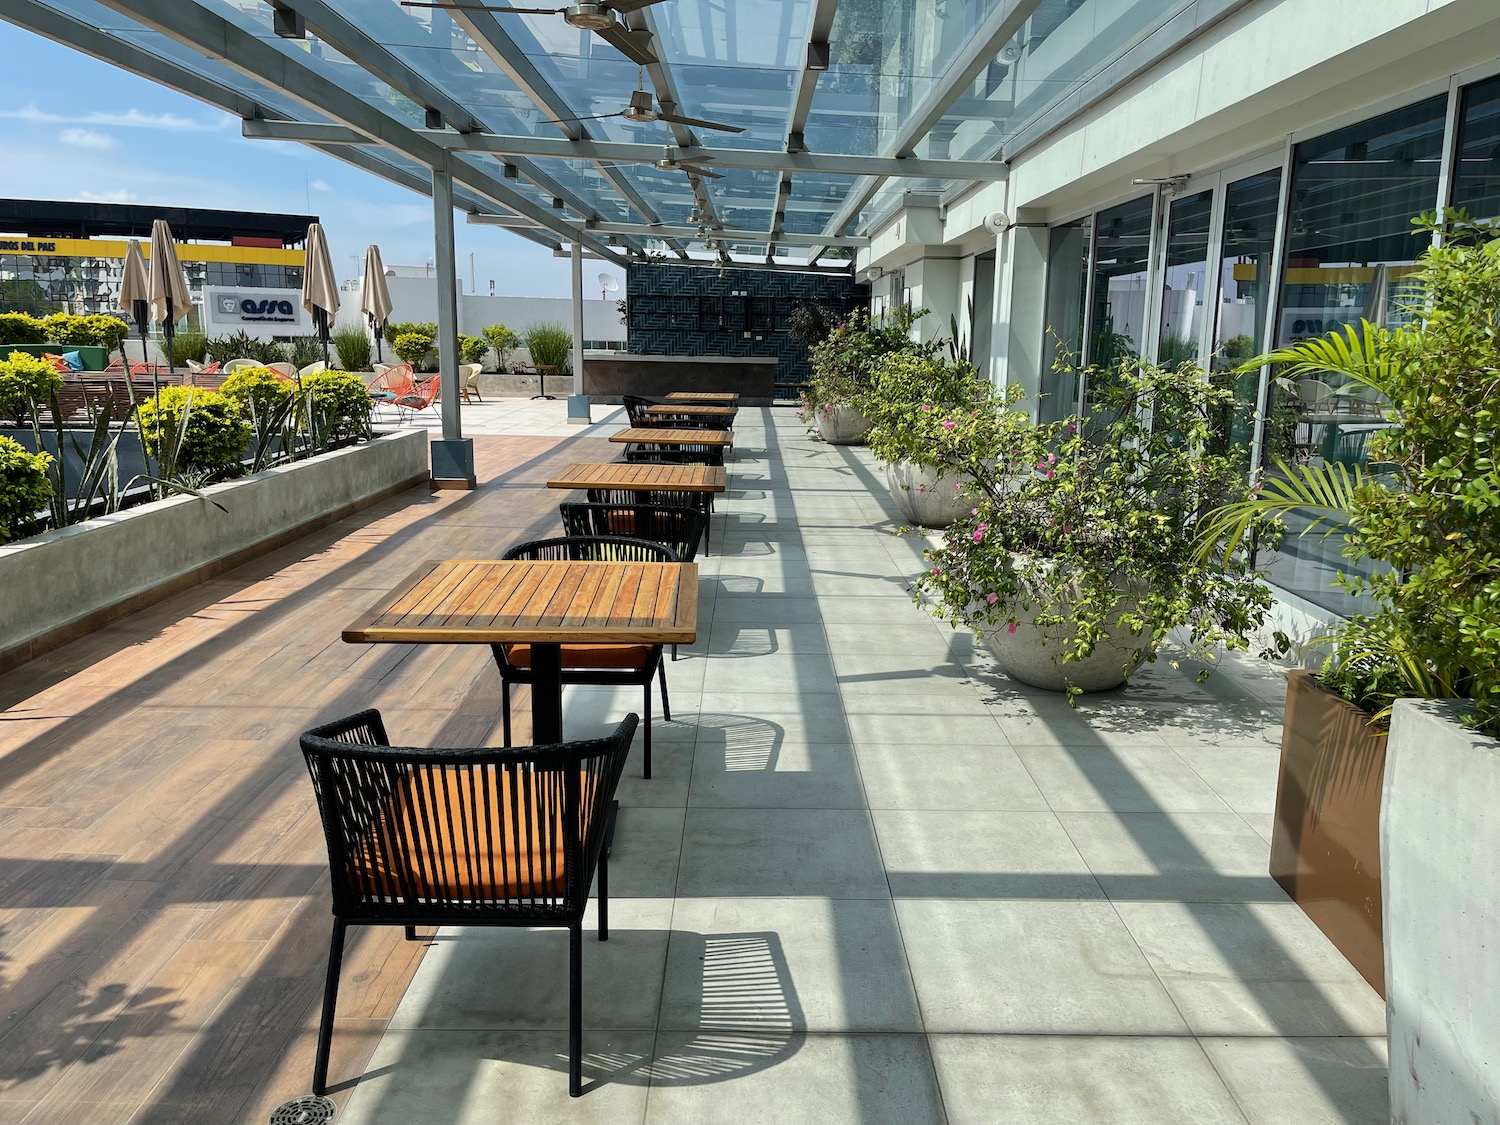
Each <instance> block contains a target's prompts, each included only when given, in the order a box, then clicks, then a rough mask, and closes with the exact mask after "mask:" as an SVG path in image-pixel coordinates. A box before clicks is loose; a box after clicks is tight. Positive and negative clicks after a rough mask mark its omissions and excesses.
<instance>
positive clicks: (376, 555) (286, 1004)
mask: <svg viewBox="0 0 1500 1125" xmlns="http://www.w3.org/2000/svg"><path fill="white" fill-rule="evenodd" d="M560 443H562V444H560ZM614 452H615V451H614V449H613V448H612V447H610V446H609V445H607V444H606V443H605V442H604V441H602V440H599V439H592V438H588V439H578V440H573V441H568V442H562V439H560V438H557V437H480V438H477V439H476V440H475V453H476V460H477V462H478V464H477V469H478V475H479V479H480V482H481V485H480V488H479V490H478V491H476V492H473V493H459V492H439V493H429V492H428V491H426V490H425V489H413V490H409V491H407V492H405V493H402V494H400V495H397V496H395V497H392V498H390V499H388V500H385V501H383V502H381V503H380V504H378V505H376V506H375V507H372V508H370V509H368V510H366V511H364V512H361V513H359V514H357V515H355V516H351V517H350V518H348V519H345V520H343V521H341V522H340V523H337V524H335V525H333V526H331V527H329V528H327V529H325V530H322V531H319V532H316V533H314V534H312V535H309V536H306V537H304V538H302V539H299V540H297V541H296V542H294V543H292V544H289V545H288V546H286V547H284V548H282V549H280V550H277V551H275V552H273V553H271V554H268V555H265V556H262V557H261V558H259V559H257V560H255V561H254V562H251V563H249V564H247V565H245V566H242V567H240V568H238V569H236V570H234V571H231V572H229V573H227V574H225V575H223V576H222V577H220V578H218V579H217V580H215V581H213V582H211V583H208V584H205V585H202V586H199V587H196V588H194V589H191V590H188V591H185V592H183V593H181V594H179V595H177V596H175V597H173V598H171V599H170V600H168V601H165V602H162V603H160V604H158V605H156V606H154V607H152V608H150V609H147V610H144V611H142V612H140V613H137V614H135V615H133V616H131V617H128V618H126V619H124V620H121V621H119V622H117V623H115V624H113V625H111V626H109V627H107V628H105V629H102V630H100V631H99V632H97V633H94V634H92V635H90V636H88V637H86V638H84V639H82V640H79V641H77V642H75V643H73V644H71V645H68V646H66V647H64V648H61V649H58V650H56V651H55V652H53V653H51V654H49V655H48V656H46V657H44V658H41V659H38V660H35V661H32V662H31V663H29V664H27V665H24V666H22V667H21V668H18V669H16V670H14V671H12V672H10V673H7V674H6V675H4V676H3V677H0V708H3V711H0V997H3V998H0V1121H3V1122H7V1123H11V1125H21V1123H25V1125H42V1123H48V1122H58V1123H67V1125H117V1123H118V1125H124V1123H126V1122H141V1123H145V1122H150V1123H152V1125H167V1123H169V1122H182V1123H187V1122H193V1123H199V1125H201V1123H205V1122H212V1123H213V1125H230V1123H233V1122H257V1123H263V1122H265V1121H266V1120H267V1119H268V1117H269V1115H270V1112H271V1110H272V1109H273V1108H274V1107H275V1106H276V1105H277V1104H279V1103H280V1102H281V1101H283V1100H285V1099H286V1098H289V1097H293V1096H296V1095H298V1094H302V1093H306V1092H307V1090H308V1088H309V1083H310V1076H311V1073H312V1052H313V1040H314V1038H315V1034H316V1028H317V1015H318V1005H319V1001H320V999H321V995H322V985H323V973H324V967H325V964H326V955H327V941H328V930H329V913H328V901H327V895H328V882H327V874H326V861H327V857H326V852H325V850H324V843H323V836H322V829H321V826H320V824H319V821H318V815H317V811H316V809H315V807H314V805H313V800H312V793H311V790H310V787H309V785H308V782H307V776H306V771H305V769H304V766H303V764H302V758H301V754H300V753H299V751H298V750H297V746H296V736H297V734H298V733H299V732H300V731H302V730H303V729H305V728H307V727H308V726H311V725H313V724H314V723H316V722H318V721H321V720H325V719H329V718H334V717H337V716H338V715H341V714H346V713H349V712H352V711H356V710H359V709H361V708H364V707H369V706H376V707H379V708H380V709H381V710H382V711H383V712H385V713H386V715H387V721H388V722H389V723H390V724H391V726H392V727H393V729H396V730H399V731H400V732H401V736H402V737H403V739H410V740H412V741H416V742H426V743H428V744H431V745H449V746H456V745H480V744H484V743H486V742H490V741H495V740H498V737H499V736H498V728H499V718H498V716H499V711H498V706H499V685H498V677H497V676H496V675H495V674H494V670H493V667H491V666H490V665H489V663H488V662H489V654H488V651H487V650H485V649H484V648H482V647H468V648H458V647H452V648H412V647H409V646H401V645H349V644H344V643H343V642H342V641H341V640H340V639H339V631H340V629H341V628H342V627H343V626H344V625H346V624H347V623H349V622H350V621H352V620H354V618H356V617H357V616H359V615H360V613H362V612H363V611H365V610H367V609H368V608H370V606H371V605H373V604H374V603H375V602H376V601H377V600H378V599H379V598H380V596H381V595H382V594H385V593H387V592H388V591H389V590H390V589H391V588H392V587H393V586H395V585H396V584H397V583H398V582H399V581H400V580H401V579H402V578H403V577H405V576H406V575H407V574H409V573H411V571H412V570H413V569H414V568H415V567H416V566H417V565H418V564H420V563H421V562H422V561H423V560H425V559H431V558H452V557H468V558H486V557H490V558H493V557H498V555H499V554H500V552H501V551H503V550H504V549H505V548H506V547H507V546H509V545H510V544H512V543H514V542H520V541H522V540H525V539H529V538H536V537H540V536H544V535H553V534H559V533H560V528H559V525H558V520H557V503H558V501H559V500H560V499H565V498H566V495H565V494H559V493H558V492H556V491H549V490H548V489H546V488H545V487H544V484H545V482H546V480H547V478H548V476H549V475H550V474H552V473H555V472H556V470H557V469H558V468H559V467H561V466H563V465H566V464H568V463H569V462H571V461H578V460H599V461H604V460H610V459H611V455H612V454H613V453H614ZM207 518H211V517H207ZM98 580H99V581H101V582H108V581H109V576H108V575H103V574H101V575H99V576H98ZM523 691H524V689H522V691H518V692H516V694H515V703H516V719H517V722H518V723H519V724H520V726H519V727H518V730H517V738H518V740H524V739H525V737H526V726H525V724H526V722H527V712H528V703H527V699H526V698H525V696H524V694H523ZM351 940H352V943H353V944H352V948H351V949H350V951H349V953H348V954H347V955H346V959H345V963H344V973H343V982H344V983H343V987H342V990H341V992H340V995H339V1017H340V1018H339V1025H338V1028H337V1031H336V1033H335V1035H334V1039H333V1042H334V1058H333V1066H332V1073H333V1074H335V1075H347V1074H358V1073H360V1072H361V1071H362V1070H363V1069H364V1063H365V1061H366V1060H367V1058H368V1057H369V1053H370V1051H371V1050H372V1049H373V1047H374V1045H375V1044H376V1042H377V1041H378V1040H379V1038H380V1035H381V1033H382V1032H383V1031H384V1029H385V1026H386V1023H387V1021H388V1019H389V1016H390V1014H391V1012H392V1011H393V1010H394V1008H395V1005H396V1003H397V1002H398V1001H399V999H400V998H401V995H402V993H403V992H404V991H405V988H406V985H407V982H408V981H409V980H410V977H411V974H412V972H413V971H414V970H415V968H416V965H417V963H418V962H419V961H420V959H421V957H422V955H423V952H424V949H425V945H424V943H421V942H415V943H409V942H406V941H404V940H402V934H401V931H400V930H398V929H389V930H384V929H370V928H362V929H356V930H354V931H352V932H351ZM335 1099H336V1100H341V1098H340V1097H339V1096H338V1095H336V1096H335Z"/></svg>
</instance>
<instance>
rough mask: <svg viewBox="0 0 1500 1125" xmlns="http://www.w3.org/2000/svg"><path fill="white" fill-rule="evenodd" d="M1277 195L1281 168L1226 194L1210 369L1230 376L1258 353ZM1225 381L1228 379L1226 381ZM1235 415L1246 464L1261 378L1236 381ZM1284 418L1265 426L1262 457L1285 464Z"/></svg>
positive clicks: (1267, 305)
mask: <svg viewBox="0 0 1500 1125" xmlns="http://www.w3.org/2000/svg"><path fill="white" fill-rule="evenodd" d="M1280 193H1281V169H1280V168H1276V169H1273V170H1271V171H1269V172H1261V173H1258V174H1257V175H1254V176H1247V177H1245V178H1244V179H1243V180H1236V181H1235V182H1234V183H1232V184H1230V185H1229V186H1228V187H1227V188H1225V189H1224V241H1223V243H1222V246H1221V249H1220V253H1221V258H1220V267H1219V308H1218V317H1217V320H1216V322H1215V324H1214V343H1213V359H1212V368H1213V370H1214V371H1216V372H1228V371H1230V370H1232V369H1233V368H1235V367H1238V366H1239V365H1240V364H1242V363H1244V362H1245V360H1247V359H1249V358H1251V357H1252V356H1254V355H1255V354H1256V353H1258V352H1259V351H1260V348H1261V342H1262V341H1263V340H1264V339H1265V338H1266V317H1267V316H1268V315H1269V314H1270V310H1271V253H1272V249H1273V246H1274V243H1275V238H1276V207H1277V204H1278V196H1279V195H1280ZM1225 378H1226V379H1227V378H1229V376H1227V375H1226V376H1225ZM1233 389H1234V397H1235V406H1234V415H1233V417H1232V418H1231V420H1230V424H1229V427H1228V438H1229V444H1230V445H1231V446H1234V447H1236V448H1239V449H1243V450H1244V451H1245V458H1246V465H1247V467H1248V465H1249V455H1250V444H1251V441H1252V439H1253V438H1254V423H1255V406H1256V402H1257V401H1258V397H1259V393H1260V373H1259V372H1249V373H1247V374H1244V375H1239V376H1235V377H1234V382H1233ZM1286 422H1287V413H1286V411H1285V410H1284V409H1283V412H1282V414H1280V415H1276V416H1273V417H1272V418H1271V420H1270V421H1269V422H1268V423H1267V425H1266V430H1265V442H1266V448H1265V452H1266V454H1268V455H1269V456H1271V457H1280V458H1283V459H1286V458H1289V457H1290V456H1291V444H1290V442H1291V438H1290V430H1289V429H1288V427H1287V425H1286Z"/></svg>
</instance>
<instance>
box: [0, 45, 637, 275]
mask: <svg viewBox="0 0 1500 1125" xmlns="http://www.w3.org/2000/svg"><path fill="white" fill-rule="evenodd" d="M0 58H3V59H4V60H5V66H3V67H0V152H3V153H4V160H5V172H4V175H3V176H0V193H3V194H4V195H6V196H9V197H16V198H22V199H65V200H94V201H99V202H107V203H137V204H143V205H150V204H162V205H170V206H183V207H222V208H228V209H241V210H246V211H280V212H288V213H291V214H313V215H317V216H319V217H320V218H321V220H322V222H323V225H324V227H325V229H326V230H327V232H328V240H329V244H330V249H331V251H332V253H333V264H334V268H335V269H336V270H337V271H338V273H339V276H340V278H344V277H353V276H356V275H357V274H358V271H359V266H358V264H356V258H357V259H358V260H359V261H360V262H362V261H363V257H364V251H365V247H366V246H368V245H369V244H370V243H371V242H374V243H378V244H379V246H380V251H381V255H382V257H383V258H384V260H385V262H386V264H387V265H395V264H398V263H399V264H401V265H425V264H426V263H427V261H428V259H429V258H431V257H432V253H433V249H432V203H431V201H430V200H429V199H428V198H427V197H425V196H420V195H416V194H414V193H412V192H409V191H407V190H406V189H405V188H402V187H398V186H396V185H395V184H391V183H387V182H386V181H385V180H382V179H380V178H378V177H376V176H372V175H370V174H369V173H368V172H364V171H361V170H359V169H357V168H351V167H350V166H349V165H347V164H344V163H343V162H341V161H338V160H335V159H333V158H332V157H329V156H325V155H323V154H322V153H321V152H317V151H314V150H312V149H309V148H305V147H303V146H302V145H298V144H283V143H280V142H275V141H247V140H245V139H244V138H242V137H241V136H240V133H239V120H238V118H235V117H233V116H231V115H229V114H226V113H224V112H222V111H221V110H218V109H215V108H214V107H212V106H209V105H206V104H204V103H202V102H199V101H197V100H195V99H193V98H188V97H185V96H183V95H181V94H178V93H176V92H175V91H172V90H168V89H166V88H165V87H163V86H158V85H157V84H156V83H154V82H151V81H149V80H147V79H144V78H139V77H137V76H135V75H133V74H129V73H127V72H125V71H123V70H120V69H119V68H117V67H114V66H111V65H109V64H108V63H103V62H99V61H98V60H96V59H93V58H90V57H89V56H87V55H84V54H81V53H80V52H77V51H74V50H71V49H70V48H67V47H63V46H61V45H59V44H57V43H54V42H52V41H51V40H49V39H44V38H42V37H40V36H37V35H33V34H32V33H31V32H29V31H23V30H21V29H20V28H17V27H15V26H13V25H11V24H8V23H3V22H0ZM471 253H472V254H473V255H474V268H473V273H474V277H475V280H476V281H477V283H478V284H477V291H478V292H480V293H487V292H488V291H489V281H490V279H492V278H493V279H494V282H495V292H496V293H497V294H504V295H510V296H533V297H565V296H567V295H568V292H569V280H568V271H569V265H568V262H567V260H566V259H562V258H554V257H553V256H552V253H551V251H548V250H544V249H543V248H542V247H540V246H537V245H536V244H535V243H532V242H528V241H526V240H525V239H523V238H519V237H517V236H516V235H514V234H510V233H509V232H506V231H503V230H499V229H497V228H493V227H488V228H483V227H470V226H466V225H465V224H464V223H463V222H462V221H459V223H458V255H459V257H458V263H459V269H458V272H459V275H460V277H461V278H462V280H463V285H464V289H465V291H469V276H470V270H469V255H470V254H471ZM604 268H607V267H605V266H604V265H603V263H600V262H592V261H591V262H586V263H585V265H584V277H585V279H586V281H585V289H584V292H585V295H590V293H591V287H594V286H593V279H594V278H595V277H596V276H597V275H598V273H599V272H600V270H601V269H604ZM614 272H616V273H618V272H619V271H614ZM595 288H596V287H595ZM592 295H593V296H594V297H597V296H598V293H597V292H593V293H592Z"/></svg>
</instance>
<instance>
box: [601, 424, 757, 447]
mask: <svg viewBox="0 0 1500 1125" xmlns="http://www.w3.org/2000/svg"><path fill="white" fill-rule="evenodd" d="M609 440H610V441H616V442H635V443H638V444H640V445H733V444H734V437H733V436H732V435H731V434H730V432H729V431H728V430H685V429H681V428H679V427H676V426H634V427H631V428H630V429H628V430H621V431H620V432H619V433H617V434H614V435H612V436H611V437H610V439H609Z"/></svg>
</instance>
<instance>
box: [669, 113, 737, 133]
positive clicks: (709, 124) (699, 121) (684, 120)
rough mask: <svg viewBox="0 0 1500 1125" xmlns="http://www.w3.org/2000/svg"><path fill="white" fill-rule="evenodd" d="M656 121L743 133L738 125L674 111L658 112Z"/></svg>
mask: <svg viewBox="0 0 1500 1125" xmlns="http://www.w3.org/2000/svg"><path fill="white" fill-rule="evenodd" d="M656 119H657V120H658V121H671V122H673V123H674V124H677V125H697V126H698V127H699V128H702V129H718V130H720V131H721V132H724V133H743V132H744V131H745V130H744V129H742V128H740V127H739V126H738V125H723V124H720V123H719V122H717V121H705V120H703V118H701V117H679V116H677V114H675V113H658V114H657V115H656Z"/></svg>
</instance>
